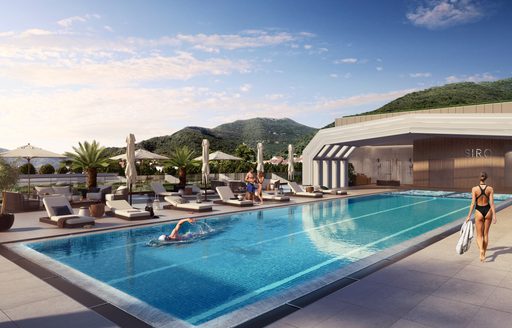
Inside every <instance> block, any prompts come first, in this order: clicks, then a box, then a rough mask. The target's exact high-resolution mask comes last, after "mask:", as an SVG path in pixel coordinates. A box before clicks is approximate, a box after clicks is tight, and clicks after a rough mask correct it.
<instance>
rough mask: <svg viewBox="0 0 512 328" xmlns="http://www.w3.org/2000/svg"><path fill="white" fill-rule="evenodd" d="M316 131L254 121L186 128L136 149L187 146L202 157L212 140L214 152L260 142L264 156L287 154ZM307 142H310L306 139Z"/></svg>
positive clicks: (160, 150)
mask: <svg viewBox="0 0 512 328" xmlns="http://www.w3.org/2000/svg"><path fill="white" fill-rule="evenodd" d="M316 131H317V129H315V128H312V127H309V126H306V125H303V124H300V123H297V122H295V121H293V120H291V119H287V118H285V119H272V118H254V119H248V120H239V121H235V122H232V123H226V124H222V125H219V126H217V127H215V128H213V129H208V128H203V127H194V126H192V127H186V128H184V129H181V130H179V131H177V132H175V133H174V134H172V135H170V136H161V137H154V138H151V139H147V140H144V141H141V142H140V143H138V145H137V146H139V147H142V148H144V149H147V150H149V151H152V152H155V153H159V154H164V155H169V154H170V152H171V151H172V150H173V149H175V148H176V147H178V146H183V145H187V146H189V147H190V148H192V149H193V150H194V151H195V152H196V154H197V155H198V156H199V155H200V154H201V142H202V140H203V139H205V138H206V139H208V141H210V149H211V150H212V151H215V150H221V151H224V152H227V153H231V154H233V153H234V151H235V148H236V147H237V146H238V145H240V144H242V143H245V144H247V145H248V146H249V147H251V148H253V149H256V145H257V143H258V142H262V143H263V144H264V146H265V157H266V158H267V157H270V156H271V155H275V154H284V153H286V151H287V148H288V144H289V143H291V144H293V145H295V146H296V147H297V145H299V147H302V148H303V146H301V145H302V144H303V143H304V142H306V144H307V142H309V140H311V138H312V136H313V135H314V134H315V133H316ZM306 139H307V140H306ZM108 152H109V154H110V155H112V156H113V155H117V154H120V153H123V152H124V149H123V148H108Z"/></svg>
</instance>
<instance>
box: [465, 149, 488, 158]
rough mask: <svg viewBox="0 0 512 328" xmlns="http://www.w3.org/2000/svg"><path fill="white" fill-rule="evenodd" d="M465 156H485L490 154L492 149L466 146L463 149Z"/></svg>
mask: <svg viewBox="0 0 512 328" xmlns="http://www.w3.org/2000/svg"><path fill="white" fill-rule="evenodd" d="M464 154H465V155H466V157H483V158H487V157H489V156H491V154H492V151H491V150H490V149H489V148H485V149H481V148H468V149H466V150H465V151H464Z"/></svg>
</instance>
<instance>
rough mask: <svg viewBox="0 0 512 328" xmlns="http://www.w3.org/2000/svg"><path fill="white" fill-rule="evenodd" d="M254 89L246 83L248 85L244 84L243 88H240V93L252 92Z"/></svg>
mask: <svg viewBox="0 0 512 328" xmlns="http://www.w3.org/2000/svg"><path fill="white" fill-rule="evenodd" d="M251 89H252V85H250V84H248V83H246V84H243V85H242V86H241V87H240V91H242V92H249V91H250V90H251Z"/></svg>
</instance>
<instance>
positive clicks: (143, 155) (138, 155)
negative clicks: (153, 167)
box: [110, 145, 169, 161]
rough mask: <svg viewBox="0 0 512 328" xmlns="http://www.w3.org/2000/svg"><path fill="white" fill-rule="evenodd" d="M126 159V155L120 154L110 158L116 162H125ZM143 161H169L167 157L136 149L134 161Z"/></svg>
mask: <svg viewBox="0 0 512 328" xmlns="http://www.w3.org/2000/svg"><path fill="white" fill-rule="evenodd" d="M134 148H135V145H134ZM127 152H128V151H127ZM126 157H127V156H126V154H121V155H117V156H114V157H110V159H112V160H115V161H116V160H120V159H124V160H126ZM144 159H154V160H159V159H169V157H166V156H162V155H158V154H155V153H152V152H150V151H147V150H145V149H137V150H135V153H134V160H135V161H138V160H144Z"/></svg>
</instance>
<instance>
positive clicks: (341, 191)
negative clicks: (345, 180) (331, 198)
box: [315, 186, 347, 195]
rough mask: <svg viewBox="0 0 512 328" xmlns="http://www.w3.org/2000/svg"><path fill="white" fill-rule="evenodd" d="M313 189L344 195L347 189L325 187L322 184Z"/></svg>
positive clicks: (324, 192)
mask: <svg viewBox="0 0 512 328" xmlns="http://www.w3.org/2000/svg"><path fill="white" fill-rule="evenodd" d="M315 189H316V190H318V191H319V192H321V193H323V194H331V195H346V194H347V191H346V190H342V189H341V188H327V187H324V186H315Z"/></svg>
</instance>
